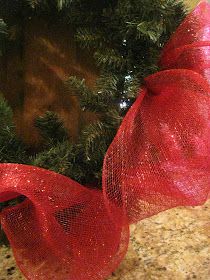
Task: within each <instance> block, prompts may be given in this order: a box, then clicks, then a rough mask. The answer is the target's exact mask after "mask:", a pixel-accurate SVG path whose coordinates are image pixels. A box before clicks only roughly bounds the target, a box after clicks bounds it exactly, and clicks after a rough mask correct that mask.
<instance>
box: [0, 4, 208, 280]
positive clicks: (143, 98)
mask: <svg viewBox="0 0 210 280" xmlns="http://www.w3.org/2000/svg"><path fill="white" fill-rule="evenodd" d="M209 57H210V5H209V4H208V3H207V2H202V3H201V4H200V5H199V6H198V7H197V8H196V9H195V11H193V12H192V13H191V14H190V15H189V16H188V17H187V18H186V20H185V21H184V22H183V23H182V24H181V26H180V27H179V28H178V30H177V31H176V33H175V34H174V35H173V36H172V38H171V40H170V41H169V43H168V44H167V46H166V47H165V49H164V51H163V55H162V59H161V65H162V68H163V69H169V70H163V71H161V72H158V73H156V74H154V75H151V76H149V77H148V78H146V79H145V87H144V88H143V89H142V90H141V91H140V94H139V97H138V98H137V100H136V102H135V103H134V105H133V106H132V108H131V109H130V110H129V112H128V113H127V115H126V117H125V118H124V120H123V122H122V125H121V126H120V128H119V131H118V132H117V135H116V137H115V139H114V141H113V142H112V144H111V145H110V147H109V149H108V151H107V154H106V156H105V160H104V167H103V193H101V192H100V191H95V190H90V189H87V188H85V187H83V186H81V185H79V184H78V183H76V182H75V181H73V180H71V179H69V178H66V177H64V176H62V175H59V174H55V173H53V172H51V171H47V170H43V169H39V168H36V167H32V166H24V165H16V164H1V165H0V174H1V177H0V178H1V179H0V180H1V185H0V201H4V200H7V199H10V198H14V197H15V196H17V194H23V195H25V196H26V197H27V199H26V200H25V201H24V202H22V203H21V204H19V205H17V206H14V207H10V208H6V209H4V210H3V211H2V213H1V216H0V217H1V223H2V225H3V228H4V230H5V232H6V234H7V236H8V238H9V240H10V243H11V246H12V248H13V251H14V254H15V258H16V261H17V263H18V265H19V267H20V269H21V270H22V272H23V274H24V275H25V276H26V278H27V279H38V280H41V279H43V280H44V279H55V280H69V279H71V280H90V279H91V280H93V279H95V280H99V279H104V278H105V277H107V276H108V275H109V274H110V273H111V272H112V271H113V270H114V269H115V268H116V267H117V266H118V264H119V263H120V261H121V260H122V258H123V257H124V255H125V253H126V250H127V245H128V240H129V228H128V227H129V223H132V222H137V221H139V220H141V219H144V218H146V217H148V216H151V215H154V214H156V213H158V212H160V211H163V210H166V209H169V208H172V207H175V206H178V205H200V204H202V203H204V202H205V201H206V200H207V198H208V195H209V191H210V85H209V73H210V64H209V62H210V60H209Z"/></svg>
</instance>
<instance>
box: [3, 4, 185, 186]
mask: <svg viewBox="0 0 210 280" xmlns="http://www.w3.org/2000/svg"><path fill="white" fill-rule="evenodd" d="M6 2H7V3H8V2H11V1H1V0H0V11H1V14H4V15H8V16H10V15H12V17H11V19H14V22H15V24H16V23H17V22H18V20H17V18H19V17H20V15H21V16H22V17H23V19H24V20H26V21H27V19H28V17H29V16H30V17H37V16H38V17H42V16H43V17H45V20H46V15H48V17H49V21H51V22H55V23H56V24H59V23H60V22H62V24H63V23H65V24H66V27H67V28H68V26H69V25H71V28H73V29H74V30H75V33H76V34H75V41H76V42H77V43H78V44H79V45H80V46H81V47H82V48H85V49H88V50H90V53H92V54H93V57H94V58H95V61H96V64H97V66H98V69H99V71H100V76H99V78H98V80H97V81H96V85H95V88H93V89H90V88H89V87H87V86H86V84H85V80H84V79H79V78H78V77H70V78H69V79H68V81H67V82H66V87H67V91H66V94H73V95H76V96H78V98H79V100H80V105H81V108H82V109H83V110H88V111H92V112H96V113H97V116H98V121H96V122H94V123H92V124H90V125H88V126H86V127H84V128H83V129H82V130H81V133H80V135H79V139H78V141H77V142H76V143H71V142H69V140H68V141H67V135H66V131H65V128H64V127H63V124H62V121H61V120H59V119H58V117H57V116H56V115H55V114H54V113H52V112H51V113H46V115H45V116H44V117H41V118H39V120H38V121H37V122H36V125H37V126H38V127H39V128H40V129H41V131H42V135H43V136H44V138H45V139H46V142H47V143H48V145H45V146H44V150H43V151H42V152H41V153H38V154H36V155H35V156H34V157H33V164H35V165H38V166H41V167H44V168H46V169H52V170H54V171H56V172H58V173H62V174H64V175H66V176H69V177H71V178H73V179H75V180H77V181H79V182H80V183H83V184H90V183H92V182H94V181H97V182H100V180H101V170H102V164H103V158H104V154H105V152H106V150H107V148H108V146H109V145H110V143H111V141H112V139H113V137H114V135H115V134H116V131H117V129H118V127H119V125H120V123H121V121H122V118H123V116H124V114H125V113H126V111H127V110H128V108H129V106H130V105H131V104H132V102H134V101H135V98H136V97H137V96H138V94H139V91H138V89H139V88H140V86H141V85H142V81H143V78H144V77H145V76H147V75H149V74H152V73H154V72H156V71H157V70H158V66H157V62H158V59H159V55H160V51H161V48H162V47H163V46H164V44H165V42H166V41H167V40H168V38H169V37H170V35H171V33H172V32H173V31H174V30H175V28H176V27H177V26H178V25H179V23H180V22H181V20H182V19H183V18H184V16H185V11H184V6H183V4H182V2H181V1H178V0H177V1H176V0H161V1H160V0H110V1H106V0H101V1H98V0H17V1H16V5H9V4H5V3H6ZM26 4H27V5H26ZM25 7H27V8H25ZM29 7H30V9H29ZM6 18H7V17H6ZM1 24H2V25H1ZM10 24H11V23H10ZM10 26H11V25H10ZM1 28H2V29H1ZM1 30H4V24H3V22H2V23H1V22H0V38H1ZM2 35H5V34H4V32H2ZM69 90H70V91H69ZM122 101H123V103H125V104H128V103H129V105H127V106H126V107H125V108H124V107H123V108H122V106H121V105H123V106H124V104H122ZM1 110H2V111H4V108H3V107H2V108H1V106H0V111H1ZM0 120H1V115H0ZM1 130H2V132H0V141H1V133H2V135H3V134H4V133H6V131H5V130H4V127H2V129H1ZM11 131H12V130H11ZM6 135H7V137H5V138H4V139H7V140H6V141H5V143H4V145H5V147H7V142H8V143H9V140H8V137H10V139H14V134H11V135H10V134H9V133H8V134H7V133H6ZM14 141H15V142H14V143H17V142H16V140H14ZM70 141H71V140H70ZM10 143H12V144H11V146H12V147H14V146H15V145H14V143H13V142H10ZM2 147H4V146H2ZM16 148H17V147H16ZM9 149H11V147H9ZM1 154H2V155H3V157H2V161H4V160H5V161H7V160H10V158H5V156H6V154H5V152H2V153H1V151H0V155H1ZM23 158H24V157H23ZM0 159H1V158H0ZM17 162H18V159H17ZM98 185H100V183H98Z"/></svg>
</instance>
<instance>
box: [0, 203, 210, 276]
mask: <svg viewBox="0 0 210 280" xmlns="http://www.w3.org/2000/svg"><path fill="white" fill-rule="evenodd" d="M10 279H13V280H20V279H24V278H23V277H22V276H21V274H20V272H19V271H18V269H17V268H16V266H15V262H14V259H13V256H12V252H11V250H10V249H8V248H6V247H0V280H10ZM191 279H192V280H193V279H199V280H210V200H209V201H208V202H207V203H206V204H205V205H203V206H199V207H188V208H184V207H182V208H176V209H171V210H168V211H166V212H163V213H160V214H158V215H156V216H154V217H152V218H149V219H146V220H143V221H141V222H139V223H138V224H137V225H132V226H131V238H130V246H129V250H128V253H127V256H126V258H125V260H124V261H123V262H122V264H121V265H120V267H119V268H118V269H117V271H115V272H114V273H113V274H112V276H111V277H110V278H109V279H108V280H191ZM61 280H62V279H61Z"/></svg>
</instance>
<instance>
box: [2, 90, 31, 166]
mask: <svg viewBox="0 0 210 280" xmlns="http://www.w3.org/2000/svg"><path fill="white" fill-rule="evenodd" d="M0 123H1V129H0V162H3V163H5V162H13V163H27V156H26V151H25V147H24V145H23V144H22V143H21V141H20V140H18V138H17V137H16V135H15V127H14V124H13V118H12V111H11V109H10V107H9V106H8V104H7V102H6V101H5V100H4V98H3V97H2V96H1V95H0Z"/></svg>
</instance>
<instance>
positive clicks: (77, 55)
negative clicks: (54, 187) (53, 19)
mask: <svg viewBox="0 0 210 280" xmlns="http://www.w3.org/2000/svg"><path fill="white" fill-rule="evenodd" d="M24 34H25V38H24V49H23V53H22V54H20V51H18V50H17V48H12V49H11V50H10V52H9V54H8V57H7V58H4V61H3V62H1V65H3V69H2V70H1V77H0V78H1V86H0V89H1V90H2V91H3V92H4V94H5V96H6V98H7V99H8V101H9V103H10V105H11V106H12V108H13V110H14V119H15V123H16V127H17V132H18V134H19V135H20V136H21V138H23V139H24V141H25V142H26V143H27V144H29V145H32V146H38V145H39V143H40V136H39V134H38V131H37V130H36V128H35V127H34V125H33V124H34V120H35V118H36V117H37V116H40V115H43V114H44V113H45V112H46V111H47V110H50V111H54V112H56V113H57V114H58V115H59V116H60V117H61V118H62V119H63V121H64V124H65V126H66V128H67V129H68V132H69V135H70V137H71V138H73V139H76V138H77V135H78V133H79V129H80V127H81V126H82V125H83V124H84V123H85V122H87V121H88V122H89V121H91V120H94V119H95V116H94V115H93V114H91V113H89V114H88V113H83V112H81V110H80V107H79V102H78V99H77V97H75V96H70V95H69V94H68V93H67V92H66V89H65V87H64V83H63V81H64V80H66V79H67V78H68V77H69V76H70V75H76V76H79V77H81V78H85V79H86V81H87V85H89V86H90V87H92V86H93V85H94V82H95V79H96V77H97V71H96V68H95V66H94V64H93V61H92V59H91V56H90V55H89V54H87V53H85V52H84V51H83V50H79V49H78V47H77V46H76V45H75V43H74V41H73V32H72V31H71V30H69V29H68V28H67V27H66V26H62V24H60V26H59V25H52V24H49V23H46V22H44V21H42V20H38V19H36V20H33V21H29V22H28V24H27V25H26V26H25V31H24Z"/></svg>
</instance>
